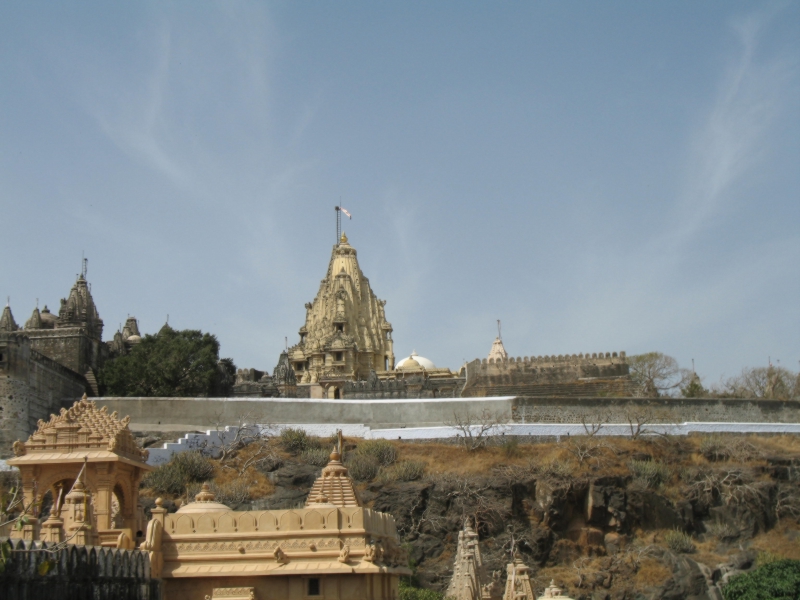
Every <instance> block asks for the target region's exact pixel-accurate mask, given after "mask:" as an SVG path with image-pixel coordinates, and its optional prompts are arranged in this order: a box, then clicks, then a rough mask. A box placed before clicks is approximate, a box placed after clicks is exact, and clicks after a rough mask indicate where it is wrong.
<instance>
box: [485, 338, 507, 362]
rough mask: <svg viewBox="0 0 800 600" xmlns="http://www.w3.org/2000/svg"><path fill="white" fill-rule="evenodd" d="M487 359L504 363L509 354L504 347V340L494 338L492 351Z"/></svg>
mask: <svg viewBox="0 0 800 600" xmlns="http://www.w3.org/2000/svg"><path fill="white" fill-rule="evenodd" d="M486 358H487V359H488V360H492V361H494V362H497V361H500V362H503V361H505V360H506V359H507V358H508V352H506V349H505V346H503V340H501V339H500V338H499V337H496V338H494V342H493V343H492V349H491V350H489V356H487V357H486Z"/></svg>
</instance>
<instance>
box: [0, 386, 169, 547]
mask: <svg viewBox="0 0 800 600" xmlns="http://www.w3.org/2000/svg"><path fill="white" fill-rule="evenodd" d="M128 421H129V418H128V417H125V418H124V419H121V420H120V419H118V418H117V414H116V413H111V414H109V413H108V412H107V411H106V408H105V407H103V408H102V409H98V408H97V407H96V405H95V403H94V402H89V401H87V400H86V396H85V395H84V397H83V399H82V400H79V401H78V402H76V403H75V404H74V405H73V406H72V408H70V409H69V410H67V409H63V408H62V409H61V414H59V415H51V416H50V421H49V422H46V421H43V420H39V423H38V428H37V429H36V431H35V432H34V433H33V434H32V435H31V436H30V438H28V441H27V442H20V441H17V442H14V454H15V457H14V458H12V459H10V460H9V461H8V464H9V465H12V466H15V467H17V468H19V471H20V475H21V479H22V489H23V496H24V500H23V502H24V506H25V507H26V509H27V510H28V512H29V515H28V522H27V523H26V524H25V525H24V526H23V527H22V529H21V530H19V531H14V532H13V536H16V537H21V538H23V539H27V540H35V539H39V537H38V536H39V535H40V533H41V531H44V532H45V533H46V534H47V535H46V536H45V538H44V539H46V540H47V541H53V542H60V541H64V539H65V533H66V534H69V525H68V524H67V526H66V528H65V527H62V525H64V524H63V523H61V522H60V521H59V519H60V516H59V515H58V512H59V509H60V508H61V507H62V506H63V504H64V501H66V504H68V505H72V504H80V503H81V502H83V496H77V495H76V496H73V498H72V499H73V500H75V502H71V501H70V494H71V493H73V492H74V493H76V494H83V493H87V494H90V496H91V505H92V506H91V509H89V510H88V512H89V513H93V515H87V516H86V517H85V518H86V524H87V526H88V529H86V531H87V534H86V536H87V537H86V541H85V542H83V543H86V544H91V545H95V544H96V545H103V546H117V545H118V542H119V540H120V536H121V535H122V536H123V539H124V540H127V541H124V542H123V547H125V548H132V547H133V543H134V540H135V539H136V537H137V535H139V536H140V535H141V532H142V531H143V530H144V524H145V519H144V513H143V512H142V510H141V507H140V506H139V483H140V482H141V480H142V477H143V476H144V474H145V473H147V472H148V471H151V470H152V469H153V467H151V466H150V465H148V464H147V462H146V461H147V456H148V451H147V450H142V449H141V448H139V447H138V446H137V445H136V441H135V440H134V438H133V435H132V434H131V431H130V429H128ZM79 474H80V475H81V477H80V478H79V477H78V475H79ZM76 481H77V483H76ZM68 492H70V493H68ZM48 493H49V494H50V496H51V499H52V504H53V505H54V507H55V509H54V510H51V517H50V518H49V519H48V521H45V523H43V524H40V523H39V521H38V507H39V505H40V504H41V501H42V499H43V498H44V497H45V496H46V495H47V494H48ZM79 512H80V511H79ZM84 512H86V511H84ZM91 516H93V522H92V519H91V518H89V517H91ZM81 522H83V521H81ZM40 525H41V531H40ZM73 533H74V532H73ZM67 537H69V535H67ZM80 539H83V538H80Z"/></svg>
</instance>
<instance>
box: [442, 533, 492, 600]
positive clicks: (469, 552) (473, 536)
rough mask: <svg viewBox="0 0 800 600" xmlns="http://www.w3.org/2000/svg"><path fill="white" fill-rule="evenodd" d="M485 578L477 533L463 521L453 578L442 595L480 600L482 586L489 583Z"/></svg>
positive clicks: (459, 598)
mask: <svg viewBox="0 0 800 600" xmlns="http://www.w3.org/2000/svg"><path fill="white" fill-rule="evenodd" d="M487 579H488V578H487V576H486V569H485V568H484V566H483V558H482V557H481V550H480V547H479V546H478V534H477V533H475V530H473V529H472V527H471V526H470V524H469V522H465V523H464V529H463V530H461V531H459V532H458V546H457V547H456V560H455V564H454V565H453V578H452V579H451V580H450V585H448V586H447V591H446V592H445V595H444V596H445V598H452V599H453V600H481V598H482V597H483V591H484V586H485V585H487V584H488V583H489V582H488V581H487Z"/></svg>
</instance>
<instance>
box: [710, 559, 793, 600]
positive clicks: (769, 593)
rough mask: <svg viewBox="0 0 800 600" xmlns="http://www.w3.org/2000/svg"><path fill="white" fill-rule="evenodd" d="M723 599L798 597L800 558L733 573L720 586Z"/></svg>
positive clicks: (784, 598)
mask: <svg viewBox="0 0 800 600" xmlns="http://www.w3.org/2000/svg"><path fill="white" fill-rule="evenodd" d="M722 595H723V596H724V597H725V600H795V599H796V598H800V560H788V559H787V560H778V561H775V562H770V563H767V564H765V565H762V566H760V567H758V568H757V569H755V570H754V571H751V572H750V573H742V574H741V575H734V576H733V577H731V578H730V581H729V582H728V585H726V586H725V587H724V588H722Z"/></svg>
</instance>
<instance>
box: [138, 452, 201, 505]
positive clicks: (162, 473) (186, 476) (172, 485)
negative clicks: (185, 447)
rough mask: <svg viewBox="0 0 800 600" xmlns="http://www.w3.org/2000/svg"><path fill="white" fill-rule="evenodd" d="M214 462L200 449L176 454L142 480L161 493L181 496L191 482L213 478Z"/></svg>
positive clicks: (144, 483) (143, 483) (145, 485)
mask: <svg viewBox="0 0 800 600" xmlns="http://www.w3.org/2000/svg"><path fill="white" fill-rule="evenodd" d="M212 475H214V463H213V462H211V460H210V459H209V458H208V457H207V456H205V455H203V454H202V453H201V452H200V451H197V450H195V451H191V452H181V453H179V454H175V455H173V457H172V460H170V461H169V462H168V463H166V464H163V465H161V466H160V467H158V468H157V469H156V470H155V471H151V472H150V473H148V474H147V475H146V476H145V477H144V479H143V480H142V485H143V486H144V487H147V488H150V489H151V490H153V491H155V492H157V493H159V494H171V495H173V496H180V495H181V494H183V493H184V492H185V491H186V486H187V485H189V484H190V483H199V482H202V481H206V480H208V479H211V477H212Z"/></svg>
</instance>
